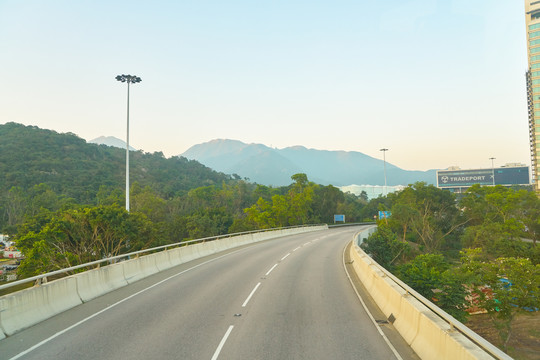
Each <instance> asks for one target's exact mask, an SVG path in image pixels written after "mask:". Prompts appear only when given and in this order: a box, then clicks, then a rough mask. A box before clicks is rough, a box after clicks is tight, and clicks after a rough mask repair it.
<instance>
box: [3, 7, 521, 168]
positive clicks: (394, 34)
mask: <svg viewBox="0 0 540 360" xmlns="http://www.w3.org/2000/svg"><path fill="white" fill-rule="evenodd" d="M526 55H527V50H526V35H525V15H524V4H523V1H522V0H454V1H452V0H385V1H374V0H349V1H345V0H332V1H330V0H327V1H317V0H309V1H307V0H306V1H296V0H283V1H281V0H277V1H275V0H265V1H262V0H250V1H248V0H245V1H234V0H220V1H217V0H199V1H195V0H189V1H188V0H186V1H182V0H178V1H172V0H171V1H163V0H154V1H133V0H131V1H114V0H107V1H101V0H92V1H89V0H87V1H83V0H78V1H77V0H48V1H43V0H0V123H2V124H3V123H6V122H10V121H13V122H17V123H22V124H26V125H36V126H38V127H40V128H46V129H52V130H56V131H58V132H72V133H75V134H77V135H79V136H80V137H82V138H84V139H87V140H90V139H93V138H96V137H98V136H101V135H105V136H115V137H118V138H120V139H125V137H126V93H127V89H126V87H127V86H126V84H122V83H119V82H117V81H116V80H115V76H116V75H118V74H132V75H138V76H140V77H141V78H142V82H141V83H140V84H135V85H133V86H132V87H131V104H130V108H131V112H130V114H131V115H130V128H131V129H130V144H131V145H132V146H134V147H136V148H138V149H142V150H144V151H147V152H154V151H163V153H164V154H165V155H166V156H172V155H177V154H180V153H182V152H184V151H185V150H187V149H188V148H189V147H191V146H193V145H195V144H198V143H202V142H206V141H210V140H213V139H217V138H228V139H236V140H240V141H243V142H246V143H262V144H265V145H268V146H272V147H277V148H283V147H287V146H293V145H303V146H306V147H308V148H315V149H321V150H346V151H360V152H363V153H365V154H368V155H370V156H374V157H377V158H382V153H381V152H380V151H379V149H381V148H383V147H384V148H388V149H390V150H389V151H388V152H387V153H386V159H387V161H389V162H390V163H392V164H395V165H397V166H399V167H401V168H404V169H408V170H417V169H418V170H425V169H432V168H438V169H442V168H446V167H448V166H452V165H458V166H461V167H462V168H475V167H491V161H490V160H489V158H490V157H495V158H496V160H495V165H496V166H498V165H503V164H505V163H507V162H522V163H525V164H527V165H528V166H530V156H529V150H528V148H529V146H528V121H527V101H526V92H525V71H526V69H527V58H526Z"/></svg>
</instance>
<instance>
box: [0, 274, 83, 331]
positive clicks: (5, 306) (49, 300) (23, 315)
mask: <svg viewBox="0 0 540 360" xmlns="http://www.w3.org/2000/svg"><path fill="white" fill-rule="evenodd" d="M79 304H82V301H81V299H80V298H79V295H78V294H77V280H76V279H75V278H73V277H67V278H63V279H59V280H56V281H52V282H50V283H47V284H43V285H40V286H35V287H33V288H30V289H25V290H21V291H18V292H16V293H13V294H9V295H4V296H2V297H0V309H1V312H2V323H1V326H2V330H3V332H4V333H5V334H6V335H8V336H9V335H13V334H15V333H16V332H18V331H20V330H22V329H25V328H27V327H30V326H32V325H34V324H36V323H38V322H40V321H43V320H45V319H48V318H50V317H52V316H54V315H56V314H59V313H61V312H63V311H66V310H68V309H71V308H73V307H75V306H77V305H79Z"/></svg>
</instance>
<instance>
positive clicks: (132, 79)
mask: <svg viewBox="0 0 540 360" xmlns="http://www.w3.org/2000/svg"><path fill="white" fill-rule="evenodd" d="M116 80H118V81H120V82H125V83H127V135H126V210H127V211H128V212H129V84H136V83H138V82H141V78H140V77H138V76H135V75H124V74H122V75H118V76H116Z"/></svg>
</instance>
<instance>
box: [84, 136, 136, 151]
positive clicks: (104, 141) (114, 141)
mask: <svg viewBox="0 0 540 360" xmlns="http://www.w3.org/2000/svg"><path fill="white" fill-rule="evenodd" d="M88 143H89V144H98V145H107V146H112V147H116V148H120V149H125V148H126V142H125V141H124V140H120V139H119V138H116V137H114V136H100V137H98V138H95V139H92V140H90V141H88ZM129 150H130V151H137V149H135V148H134V147H133V146H131V145H130V146H129Z"/></svg>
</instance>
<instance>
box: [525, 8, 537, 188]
mask: <svg viewBox="0 0 540 360" xmlns="http://www.w3.org/2000/svg"><path fill="white" fill-rule="evenodd" d="M525 24H526V26H527V59H528V63H529V67H528V70H527V73H526V78H527V104H528V108H529V142H530V148H531V175H532V181H533V186H534V189H535V190H536V193H537V194H538V195H539V196H540V168H539V166H540V0H525Z"/></svg>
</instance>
